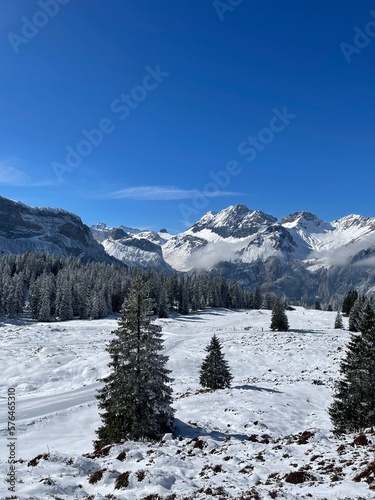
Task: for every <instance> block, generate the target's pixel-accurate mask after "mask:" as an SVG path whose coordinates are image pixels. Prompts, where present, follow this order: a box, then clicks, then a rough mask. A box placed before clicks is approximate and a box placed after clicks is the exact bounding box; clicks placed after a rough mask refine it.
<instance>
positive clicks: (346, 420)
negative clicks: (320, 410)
mask: <svg viewBox="0 0 375 500" xmlns="http://www.w3.org/2000/svg"><path fill="white" fill-rule="evenodd" d="M361 328H362V331H361V333H355V334H352V337H351V340H350V342H349V344H348V348H347V352H346V356H345V358H344V359H343V361H342V362H341V367H340V372H341V379H340V380H339V381H338V382H337V383H336V385H335V395H334V402H333V403H332V405H331V406H330V408H329V410H328V411H329V415H330V417H331V421H332V423H333V425H334V430H335V432H336V433H344V432H354V431H359V430H362V429H365V428H367V427H372V426H374V425H375V314H374V311H373V309H372V306H371V304H370V303H368V304H367V305H366V306H365V309H364V311H363V322H362V326H361Z"/></svg>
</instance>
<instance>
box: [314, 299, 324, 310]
mask: <svg viewBox="0 0 375 500" xmlns="http://www.w3.org/2000/svg"><path fill="white" fill-rule="evenodd" d="M314 309H316V310H317V311H321V310H322V305H321V303H320V302H319V300H316V301H315V305H314Z"/></svg>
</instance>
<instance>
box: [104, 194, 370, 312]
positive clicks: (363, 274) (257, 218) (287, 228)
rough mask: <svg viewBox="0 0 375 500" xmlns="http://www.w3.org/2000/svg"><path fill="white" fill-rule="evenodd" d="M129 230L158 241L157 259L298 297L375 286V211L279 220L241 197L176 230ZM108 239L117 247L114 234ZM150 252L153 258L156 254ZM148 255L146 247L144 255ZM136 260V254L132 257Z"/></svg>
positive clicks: (333, 294)
mask: <svg viewBox="0 0 375 500" xmlns="http://www.w3.org/2000/svg"><path fill="white" fill-rule="evenodd" d="M129 237H130V239H133V240H136V239H139V238H141V237H142V238H145V239H150V241H153V242H154V243H155V244H157V245H159V247H158V248H155V249H154V252H157V253H158V255H159V260H158V261H156V260H155V259H154V261H153V266H155V265H156V266H158V265H163V266H164V265H165V264H167V265H168V266H169V267H170V268H171V269H174V270H176V271H181V272H192V271H195V270H198V269H204V270H211V271H212V272H214V273H218V274H220V275H223V276H225V277H234V278H235V279H237V280H238V281H240V282H241V283H242V284H243V285H245V286H246V287H248V288H250V289H253V288H255V287H256V286H261V287H262V288H263V289H264V291H271V290H272V291H276V292H279V293H282V294H285V295H287V296H288V297H290V298H292V299H293V300H301V301H306V300H307V301H310V302H312V301H313V300H315V298H316V297H319V298H321V299H322V300H329V299H330V298H331V297H338V296H339V295H342V294H344V293H345V292H346V290H347V288H348V287H350V288H353V287H359V288H360V289H361V291H364V292H365V291H371V290H374V291H375V277H374V273H373V272H372V269H371V264H372V261H375V218H371V217H366V216H361V215H357V214H350V215H347V216H345V217H343V218H341V219H336V220H334V221H332V222H325V221H323V220H321V219H320V218H319V217H318V216H316V215H315V214H313V213H311V212H306V211H299V212H294V213H291V214H289V215H287V216H285V217H283V218H282V219H281V220H278V219H277V218H276V217H274V216H272V215H269V214H266V213H264V212H262V211H259V210H251V209H249V208H248V207H246V206H245V205H243V204H239V205H232V206H230V207H227V208H225V209H223V210H221V211H219V212H213V211H209V212H207V213H206V214H204V215H203V216H202V217H201V218H200V219H199V220H198V221H197V222H196V223H195V224H193V225H192V226H191V227H190V228H188V229H187V230H185V231H183V232H181V233H178V234H176V235H167V237H166V236H165V234H161V233H157V232H152V231H148V232H147V231H143V232H138V233H137V234H132V235H129ZM120 242H121V240H120ZM104 243H105V247H106V250H107V251H108V253H110V254H112V252H113V250H112V248H111V240H110V238H109V240H108V241H106V242H104ZM129 244H130V241H129V239H128V240H127V242H126V245H127V252H124V255H123V258H122V256H121V248H119V247H117V253H116V258H120V260H123V261H124V262H127V263H130V255H129ZM134 244H135V241H134ZM160 250H161V254H160ZM125 253H126V254H127V255H126V256H125ZM160 255H161V259H162V260H160ZM147 258H148V259H149V261H150V262H151V261H152V259H151V254H150V255H148V257H147ZM147 258H145V255H143V259H144V261H147ZM163 261H164V262H163ZM135 262H136V259H135V258H134V256H132V261H131V265H134V263H135ZM164 263H165V264H164ZM306 290H307V292H306ZM337 300H338V299H337Z"/></svg>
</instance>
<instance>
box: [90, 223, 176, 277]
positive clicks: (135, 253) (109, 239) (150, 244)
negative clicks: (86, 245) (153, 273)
mask: <svg viewBox="0 0 375 500" xmlns="http://www.w3.org/2000/svg"><path fill="white" fill-rule="evenodd" d="M94 227H98V224H97V225H96V226H94ZM126 229H128V230H129V228H126ZM95 231H96V230H94V232H93V234H94V236H95V234H96V233H95ZM130 231H133V232H126V231H125V229H124V226H120V227H119V228H111V229H109V228H107V226H106V228H105V230H104V232H103V231H102V232H101V233H100V236H99V239H98V241H99V240H100V241H101V244H102V245H103V247H104V249H105V251H106V252H107V253H108V255H110V256H112V257H114V258H116V259H118V260H120V261H122V262H124V263H125V264H127V265H129V266H138V267H141V268H143V269H156V270H158V271H164V272H172V271H173V269H172V268H171V266H170V265H169V264H167V263H166V262H165V260H164V257H163V252H162V248H161V246H162V245H164V244H165V243H166V242H167V241H168V239H169V238H170V237H171V235H170V234H168V233H167V231H166V230H161V231H159V232H155V231H140V230H130ZM104 235H105V239H100V238H101V237H102V236H104ZM95 237H97V236H95Z"/></svg>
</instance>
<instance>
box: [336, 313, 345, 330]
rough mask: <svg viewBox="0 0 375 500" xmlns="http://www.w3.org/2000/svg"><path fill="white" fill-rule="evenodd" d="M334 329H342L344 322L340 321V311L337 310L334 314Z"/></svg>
mask: <svg viewBox="0 0 375 500" xmlns="http://www.w3.org/2000/svg"><path fill="white" fill-rule="evenodd" d="M335 329H336V330H343V329H344V323H343V321H342V316H341V313H340V311H337V314H336V319H335Z"/></svg>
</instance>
